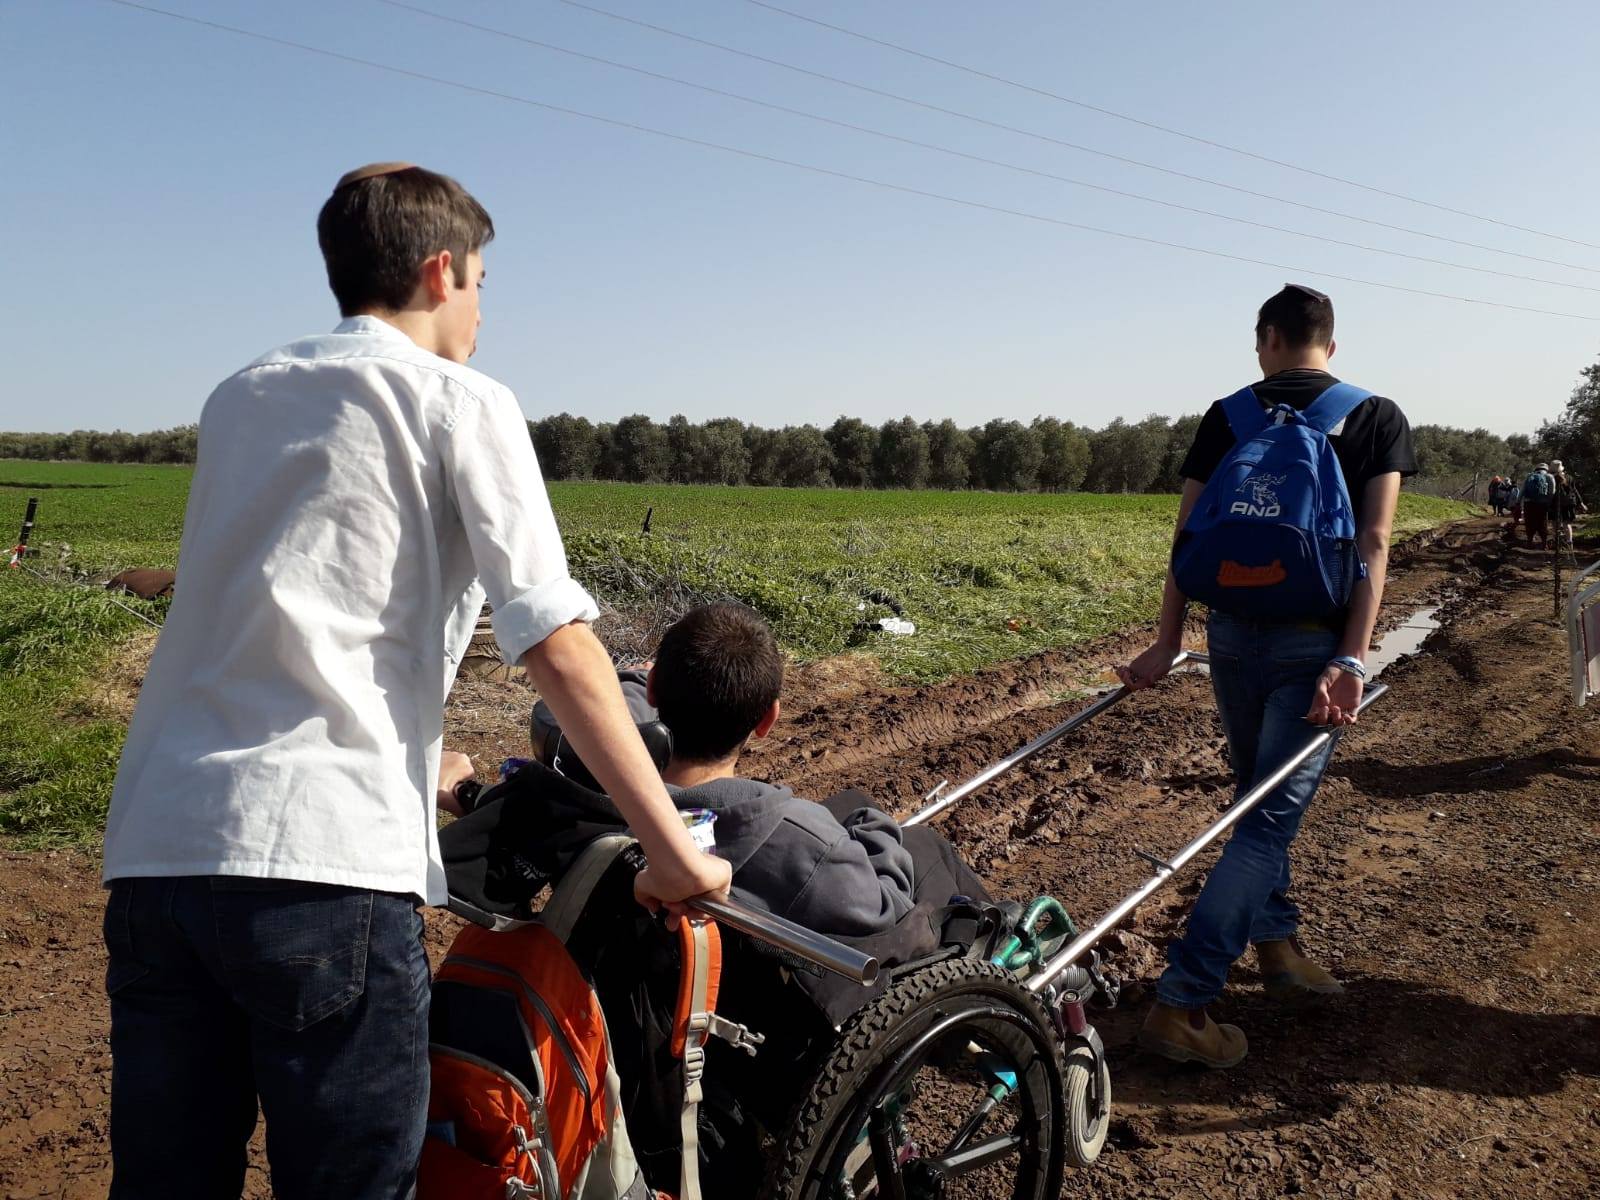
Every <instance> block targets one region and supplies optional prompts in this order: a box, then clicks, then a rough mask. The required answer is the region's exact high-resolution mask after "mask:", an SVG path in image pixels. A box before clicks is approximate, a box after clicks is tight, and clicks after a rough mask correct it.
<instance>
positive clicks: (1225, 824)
mask: <svg viewBox="0 0 1600 1200" xmlns="http://www.w3.org/2000/svg"><path fill="white" fill-rule="evenodd" d="M1388 690H1389V685H1388V684H1387V683H1374V684H1369V685H1368V687H1367V689H1366V692H1365V694H1364V695H1363V696H1362V697H1361V704H1360V705H1359V706H1358V707H1357V709H1356V711H1357V712H1366V711H1367V709H1368V707H1369V706H1371V705H1372V704H1374V703H1376V702H1377V701H1379V700H1381V699H1383V696H1384V693H1385V692H1387V691H1388ZM1338 733H1339V730H1337V729H1325V730H1323V731H1322V732H1321V733H1318V734H1317V735H1316V736H1315V737H1313V738H1311V739H1310V740H1309V741H1308V742H1306V744H1305V745H1304V746H1302V747H1300V749H1299V750H1297V751H1296V752H1295V753H1294V754H1292V755H1291V756H1290V757H1289V759H1288V760H1287V761H1286V762H1284V764H1283V765H1282V766H1280V767H1279V768H1278V769H1277V770H1275V771H1273V772H1272V774H1270V775H1268V776H1267V777H1266V778H1265V779H1263V780H1261V782H1260V783H1258V784H1256V785H1255V786H1254V787H1253V788H1251V789H1250V790H1249V791H1248V792H1246V793H1245V794H1244V795H1243V796H1240V797H1239V798H1238V799H1237V800H1235V801H1234V802H1233V804H1232V805H1230V806H1229V807H1228V809H1227V810H1226V811H1224V812H1223V814H1222V815H1221V816H1220V817H1218V818H1217V819H1216V820H1215V821H1213V822H1212V823H1211V824H1210V825H1207V826H1206V828H1205V831H1204V832H1203V833H1201V834H1200V836H1199V837H1197V838H1195V839H1194V841H1192V842H1190V843H1189V844H1188V845H1187V846H1185V847H1184V848H1183V849H1182V850H1180V851H1178V852H1177V853H1176V854H1174V855H1173V856H1172V858H1171V859H1170V860H1167V859H1161V858H1157V857H1155V856H1154V855H1152V854H1146V853H1145V852H1144V851H1142V850H1140V851H1135V853H1137V854H1138V855H1139V856H1140V857H1141V858H1144V859H1148V860H1149V861H1150V862H1151V863H1152V864H1153V865H1154V866H1155V868H1156V873H1155V874H1154V875H1152V876H1151V877H1150V879H1149V880H1147V881H1146V882H1145V884H1144V886H1142V887H1140V888H1139V889H1138V890H1137V891H1134V892H1130V893H1129V894H1128V895H1127V896H1124V897H1123V898H1122V901H1121V902H1120V903H1119V904H1117V906H1116V907H1115V908H1113V909H1112V910H1111V911H1110V912H1108V913H1107V914H1106V915H1105V916H1103V917H1101V918H1100V920H1099V921H1097V922H1096V923H1095V926H1094V928H1092V929H1089V930H1086V931H1085V932H1083V933H1081V934H1079V935H1078V936H1077V937H1076V938H1074V939H1073V941H1072V942H1071V943H1070V944H1069V945H1067V946H1064V947H1063V948H1062V949H1060V950H1059V951H1057V952H1056V954H1055V956H1054V957H1053V958H1051V959H1050V961H1049V962H1047V963H1045V964H1044V965H1043V966H1042V967H1040V968H1039V969H1038V970H1037V971H1036V972H1034V974H1033V975H1032V976H1030V977H1029V979H1028V982H1027V988H1028V990H1029V991H1030V992H1042V991H1044V990H1045V989H1047V988H1049V987H1050V985H1051V984H1053V983H1055V981H1056V980H1057V979H1058V978H1060V976H1061V975H1062V973H1063V972H1065V971H1066V970H1067V969H1068V968H1070V967H1071V966H1072V965H1073V963H1075V962H1076V961H1077V960H1078V959H1080V958H1082V957H1083V956H1084V955H1085V954H1086V953H1088V951H1089V949H1090V948H1091V947H1092V946H1093V945H1094V944H1095V943H1096V942H1098V941H1099V940H1100V939H1101V938H1103V937H1105V935H1106V934H1108V933H1110V932H1111V931H1112V930H1113V929H1115V928H1116V927H1117V926H1118V925H1119V924H1121V923H1122V920H1123V918H1125V917H1126V916H1127V915H1128V914H1129V913H1131V912H1132V911H1133V910H1134V909H1136V908H1138V907H1139V905H1141V904H1143V903H1144V902H1145V901H1146V900H1147V899H1149V897H1150V895H1151V894H1152V893H1153V892H1155V891H1157V890H1158V889H1159V888H1161V887H1163V886H1164V885H1165V884H1166V882H1167V881H1168V880H1169V879H1171V878H1172V877H1173V876H1174V875H1176V874H1177V873H1178V872H1179V871H1180V870H1182V869H1183V867H1184V866H1185V865H1187V864H1188V862H1189V860H1190V859H1192V858H1193V857H1194V856H1195V855H1197V854H1199V853H1200V851H1202V850H1204V849H1205V848H1206V847H1207V846H1209V845H1210V844H1211V843H1212V842H1214V841H1216V840H1217V839H1218V838H1219V837H1221V836H1222V835H1223V834H1224V833H1226V832H1227V831H1228V830H1230V829H1232V828H1233V827H1234V826H1235V825H1237V824H1238V823H1239V822H1240V821H1241V820H1242V819H1243V818H1244V817H1245V816H1246V815H1247V814H1248V813H1249V812H1250V811H1251V810H1252V809H1254V808H1255V807H1256V805H1258V804H1260V803H1261V802H1262V801H1263V800H1265V799H1266V798H1267V796H1268V795H1269V794H1270V793H1271V792H1272V790H1273V789H1274V788H1275V787H1277V786H1278V785H1279V784H1280V783H1282V782H1283V781H1284V780H1285V779H1287V778H1289V776H1291V775H1293V774H1294V773H1295V771H1296V770H1298V769H1299V767H1300V764H1301V763H1303V762H1305V761H1306V760H1307V759H1308V758H1310V757H1311V756H1312V755H1314V754H1318V753H1320V752H1321V751H1322V749H1323V748H1324V747H1325V746H1327V744H1328V743H1329V742H1331V741H1332V740H1333V739H1334V738H1335V737H1336V736H1338Z"/></svg>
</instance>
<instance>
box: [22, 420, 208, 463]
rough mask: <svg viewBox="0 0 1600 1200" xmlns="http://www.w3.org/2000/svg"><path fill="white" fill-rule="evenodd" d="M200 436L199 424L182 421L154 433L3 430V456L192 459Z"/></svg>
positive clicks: (156, 460) (153, 460)
mask: <svg viewBox="0 0 1600 1200" xmlns="http://www.w3.org/2000/svg"><path fill="white" fill-rule="evenodd" d="M199 439H200V427H199V426H198V425H178V426H176V427H174V428H172V429H157V430H155V431H154V432H152V433H124V432H123V431H122V430H120V429H117V430H114V431H112V432H111V433H102V432H100V431H98V430H92V429H75V430H73V431H72V432H71V433H0V458H27V459H32V460H34V461H36V462H50V461H61V460H72V461H77V462H104V463H192V462H193V461H194V455H195V447H196V445H197V444H198V442H199Z"/></svg>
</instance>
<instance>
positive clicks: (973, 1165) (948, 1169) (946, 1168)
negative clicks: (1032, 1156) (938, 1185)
mask: <svg viewBox="0 0 1600 1200" xmlns="http://www.w3.org/2000/svg"><path fill="white" fill-rule="evenodd" d="M1021 1149H1022V1135H1021V1134H1020V1133H1003V1134H1000V1135H999V1136H998V1137H992V1138H989V1139H988V1140H986V1141H982V1142H979V1143H978V1144H977V1145H976V1146H969V1147H967V1148H966V1149H965V1150H959V1151H957V1152H956V1153H954V1154H948V1155H946V1156H944V1157H943V1158H937V1159H930V1160H928V1165H929V1166H931V1167H934V1168H937V1170H938V1171H939V1172H940V1174H942V1175H943V1176H945V1177H946V1178H951V1177H954V1176H956V1175H965V1174H967V1173H968V1172H969V1171H981V1170H982V1169H983V1168H984V1167H987V1166H990V1165H992V1164H994V1163H997V1162H999V1161H1000V1160H1001V1159H1003V1158H1010V1157H1011V1156H1012V1155H1013V1154H1016V1153H1017V1152H1018V1151H1019V1150H1021Z"/></svg>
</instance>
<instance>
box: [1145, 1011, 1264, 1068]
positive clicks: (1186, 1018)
mask: <svg viewBox="0 0 1600 1200" xmlns="http://www.w3.org/2000/svg"><path fill="white" fill-rule="evenodd" d="M1139 1045H1140V1046H1142V1047H1143V1048H1144V1049H1146V1050H1148V1051H1150V1052H1151V1053H1152V1054H1159V1055H1161V1056H1162V1057H1163V1058H1170V1059H1171V1060H1172V1061H1173V1062H1197V1063H1204V1064H1205V1065H1206V1066H1208V1067H1235V1066H1238V1065H1239V1063H1241V1062H1242V1061H1243V1060H1244V1056H1245V1054H1246V1053H1247V1052H1248V1050H1249V1048H1250V1045H1249V1043H1248V1042H1247V1041H1245V1036H1244V1030H1242V1029H1240V1028H1239V1027H1238V1026H1237V1025H1218V1024H1217V1023H1216V1022H1215V1021H1213V1020H1212V1019H1211V1018H1210V1017H1209V1016H1207V1015H1206V1010H1205V1009H1203V1008H1195V1009H1183V1008H1173V1007H1172V1006H1171V1005H1168V1004H1161V1003H1157V1004H1156V1006H1155V1007H1154V1008H1152V1009H1151V1010H1150V1015H1149V1016H1148V1017H1146V1018H1145V1020H1144V1028H1143V1029H1141V1030H1139Z"/></svg>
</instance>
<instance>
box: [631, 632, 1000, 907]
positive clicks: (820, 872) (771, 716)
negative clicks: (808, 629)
mask: <svg viewBox="0 0 1600 1200" xmlns="http://www.w3.org/2000/svg"><path fill="white" fill-rule="evenodd" d="M782 690H783V655H782V653H781V651H779V649H778V644H777V641H776V640H775V639H774V638H773V636H772V631H771V629H769V628H768V626H767V623H766V622H765V621H764V620H762V618H761V617H760V615H759V614H757V613H756V612H754V611H753V610H752V609H749V608H746V607H745V606H744V605H742V604H731V603H719V604H706V605H702V606H701V607H699V608H696V609H694V610H693V611H691V612H689V613H687V614H686V615H685V616H684V617H683V618H682V619H681V620H679V621H678V622H677V623H676V624H674V625H673V626H672V627H671V628H670V629H668V630H667V632H666V634H665V635H664V636H663V637H662V639H661V645H660V648H659V649H658V651H657V653H656V658H655V662H654V664H653V665H652V666H651V668H650V669H649V671H648V673H647V674H644V676H643V678H642V679H641V678H640V673H638V672H635V673H630V674H628V675H625V676H624V678H623V693H624V695H627V696H628V698H629V702H630V707H632V708H633V709H634V711H635V712H636V713H637V712H639V711H640V705H639V701H640V700H641V699H642V700H643V701H644V703H645V704H646V705H647V706H648V708H649V709H651V710H654V712H655V713H656V714H657V715H658V717H659V719H660V721H661V723H662V725H664V726H665V727H666V729H667V731H668V732H669V734H670V743H671V750H670V757H669V758H668V759H667V762H666V765H665V767H664V768H663V769H662V772H661V776H662V779H663V780H664V781H665V782H666V784H667V790H668V793H669V794H670V795H671V796H672V798H673V800H674V801H675V802H676V803H677V805H678V807H679V808H680V809H681V810H684V811H692V810H702V811H704V812H706V813H709V814H712V816H713V818H714V823H713V824H712V832H713V836H714V838H715V842H716V853H717V855H718V856H719V857H721V858H723V859H726V860H727V861H728V863H729V865H730V866H732V868H733V894H734V896H735V897H736V898H738V899H741V900H743V901H745V902H746V903H749V904H752V905H754V906H756V907H759V908H764V909H766V910H768V911H769V912H773V913H776V914H777V915H778V916H781V917H787V918H788V919H789V920H791V921H795V922H797V923H798V924H801V925H805V926H808V927H809V928H811V929H814V930H816V931H817V932H818V933H823V934H827V935H829V936H832V937H847V938H848V937H868V936H871V935H873V934H879V933H884V932H886V931H888V930H890V929H892V928H893V927H894V926H895V925H896V924H897V923H898V922H899V921H901V920H902V919H903V918H904V917H905V916H906V915H907V914H908V913H910V912H911V910H912V907H913V906H914V905H915V904H916V902H917V899H918V897H919V893H920V894H922V895H927V894H928V893H929V891H930V889H933V890H937V889H939V888H944V889H946V890H945V891H944V894H943V895H939V896H936V897H934V900H935V902H937V903H941V904H942V903H944V902H946V901H947V900H949V898H950V897H951V896H953V895H956V894H958V893H959V894H963V895H966V896H968V897H971V898H973V899H981V898H984V897H985V895H986V893H985V891H984V888H983V884H982V883H981V882H980V881H979V880H978V878H977V876H976V875H974V874H973V873H972V872H971V871H970V870H969V869H968V868H967V867H966V865H965V864H964V863H962V862H961V860H960V858H959V857H958V856H957V855H956V854H955V853H954V851H953V850H952V849H951V848H950V846H949V843H948V842H946V841H945V839H943V838H942V837H940V836H939V835H938V834H936V833H934V832H933V831H932V830H928V829H922V828H920V827H917V828H913V829H907V830H902V829H901V828H900V826H899V824H898V823H896V821H895V820H894V818H893V817H891V816H890V815H889V814H887V813H885V812H882V811H880V810H879V809H877V808H875V807H873V806H872V805H871V804H870V803H867V797H865V796H864V795H863V794H862V793H860V792H858V791H854V790H851V791H847V792H843V793H840V794H839V795H837V796H835V797H832V798H831V799H829V800H826V801H824V802H822V803H816V802H813V801H810V800H805V799H802V798H800V797H798V796H796V795H795V794H794V793H793V792H792V791H790V790H789V789H788V788H787V787H782V786H779V785H775V784H771V783H766V782H763V781H761V780H757V779H752V778H748V777H746V776H742V775H740V774H739V771H738V767H739V759H740V756H741V755H742V753H743V752H744V749H745V747H746V746H747V745H748V744H749V742H750V739H752V738H762V737H766V736H767V734H768V733H770V732H771V730H772V728H773V726H774V725H775V724H776V723H777V721H778V718H779V714H780V712H781V711H782V701H781V693H782Z"/></svg>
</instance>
